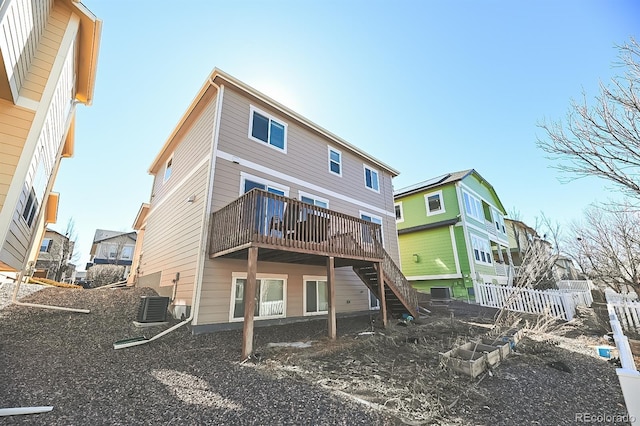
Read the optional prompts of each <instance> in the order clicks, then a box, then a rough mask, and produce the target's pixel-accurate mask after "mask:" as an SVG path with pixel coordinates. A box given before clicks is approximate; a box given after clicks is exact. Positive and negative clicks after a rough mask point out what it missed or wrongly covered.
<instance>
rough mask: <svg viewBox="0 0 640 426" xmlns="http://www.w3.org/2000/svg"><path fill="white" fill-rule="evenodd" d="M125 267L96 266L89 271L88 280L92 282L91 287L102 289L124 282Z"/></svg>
mask: <svg viewBox="0 0 640 426" xmlns="http://www.w3.org/2000/svg"><path fill="white" fill-rule="evenodd" d="M123 275H124V266H119V265H95V266H92V267H91V268H90V269H89V270H87V280H89V281H91V283H92V284H91V287H102V286H103V285H107V284H113V283H116V282H118V281H121V280H122V277H123Z"/></svg>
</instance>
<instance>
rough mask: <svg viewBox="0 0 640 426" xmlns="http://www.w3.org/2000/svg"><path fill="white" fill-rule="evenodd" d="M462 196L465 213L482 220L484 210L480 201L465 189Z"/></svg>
mask: <svg viewBox="0 0 640 426" xmlns="http://www.w3.org/2000/svg"><path fill="white" fill-rule="evenodd" d="M462 198H463V199H464V209H465V211H466V212H467V215H469V216H470V217H472V218H474V219H476V220H479V221H480V222H483V221H484V210H482V202H481V201H480V200H478V199H477V198H476V197H474V196H473V195H471V194H469V193H468V192H465V191H462Z"/></svg>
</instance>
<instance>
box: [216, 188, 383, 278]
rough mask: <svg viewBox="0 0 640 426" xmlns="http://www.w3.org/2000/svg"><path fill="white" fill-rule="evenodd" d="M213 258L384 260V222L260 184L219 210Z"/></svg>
mask: <svg viewBox="0 0 640 426" xmlns="http://www.w3.org/2000/svg"><path fill="white" fill-rule="evenodd" d="M211 223H212V232H211V238H210V244H209V257H211V258H216V257H231V258H244V259H246V256H247V254H246V253H247V252H246V250H247V249H248V248H249V247H259V248H261V249H266V250H261V254H260V258H259V260H265V261H276V262H287V263H305V264H307V263H308V264H324V263H325V260H326V257H330V256H331V257H335V258H336V259H338V258H339V259H342V260H341V261H339V262H338V263H339V264H340V265H339V266H347V265H357V264H358V263H359V262H363V261H364V262H379V261H381V260H382V259H383V257H384V249H383V248H382V229H381V227H380V225H378V224H376V223H372V222H368V221H366V220H363V219H359V218H356V217H353V216H349V215H346V214H343V213H338V212H335V211H333V210H329V209H325V208H323V207H317V206H314V205H311V204H307V203H303V202H302V201H299V200H295V199H292V198H287V197H283V196H281V195H277V194H272V193H269V192H266V191H262V190H259V189H254V190H252V191H250V192H248V193H247V194H244V195H242V196H241V197H240V198H238V199H236V200H235V201H233V202H232V203H230V204H229V205H227V206H225V207H223V208H222V209H220V210H218V211H217V212H215V213H213V215H212V217H211Z"/></svg>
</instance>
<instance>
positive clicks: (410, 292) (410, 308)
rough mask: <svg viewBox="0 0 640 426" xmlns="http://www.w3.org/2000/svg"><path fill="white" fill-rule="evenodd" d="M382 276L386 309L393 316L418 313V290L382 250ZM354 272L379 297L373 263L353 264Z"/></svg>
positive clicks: (378, 287) (376, 273)
mask: <svg viewBox="0 0 640 426" xmlns="http://www.w3.org/2000/svg"><path fill="white" fill-rule="evenodd" d="M383 253H384V259H383V262H382V272H383V273H382V276H383V279H384V284H385V285H384V293H385V300H386V305H387V310H388V311H389V312H390V313H391V315H392V316H394V317H401V316H402V314H409V315H411V316H413V317H414V318H417V315H418V312H417V311H418V292H417V291H416V290H415V289H414V288H413V287H411V284H410V283H409V281H408V280H407V278H406V277H405V276H404V275H403V274H402V272H401V271H400V268H398V266H397V265H396V264H395V262H394V261H393V259H391V256H389V254H388V253H387V252H386V251H383ZM353 270H354V272H355V273H356V274H357V275H358V276H359V277H360V279H361V280H362V282H363V283H364V284H365V285H366V286H367V287H368V288H369V290H371V291H372V292H373V294H375V295H376V297H377V298H378V300H381V297H380V286H379V285H378V272H377V271H376V268H375V264H373V263H372V264H370V265H365V266H354V267H353Z"/></svg>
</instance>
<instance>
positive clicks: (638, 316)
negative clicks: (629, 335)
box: [608, 301, 640, 333]
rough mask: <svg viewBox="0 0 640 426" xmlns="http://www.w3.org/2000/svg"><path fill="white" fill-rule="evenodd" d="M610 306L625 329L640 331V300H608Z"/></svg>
mask: <svg viewBox="0 0 640 426" xmlns="http://www.w3.org/2000/svg"><path fill="white" fill-rule="evenodd" d="M608 306H609V309H610V310H611V309H613V310H614V311H615V313H616V316H617V318H618V321H619V322H620V325H622V328H623V329H624V330H627V331H633V332H635V333H640V302H629V301H608Z"/></svg>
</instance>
